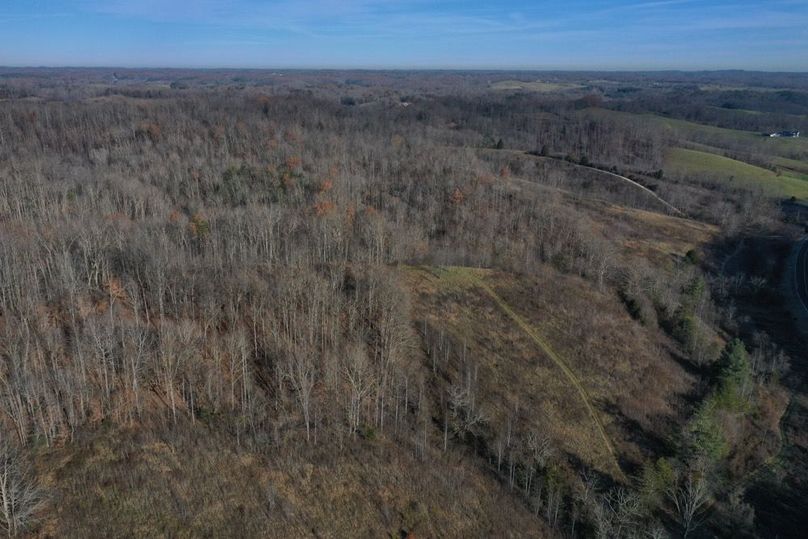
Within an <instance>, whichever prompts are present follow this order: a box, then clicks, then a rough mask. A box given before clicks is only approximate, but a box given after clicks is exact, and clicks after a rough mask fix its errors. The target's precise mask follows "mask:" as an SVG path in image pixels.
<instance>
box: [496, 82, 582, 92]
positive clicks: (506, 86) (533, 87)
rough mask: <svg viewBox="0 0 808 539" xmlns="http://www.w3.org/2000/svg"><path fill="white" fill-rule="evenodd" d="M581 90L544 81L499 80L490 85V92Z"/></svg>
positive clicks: (576, 86)
mask: <svg viewBox="0 0 808 539" xmlns="http://www.w3.org/2000/svg"><path fill="white" fill-rule="evenodd" d="M580 88H583V86H581V85H580V84H570V83H564V82H545V81H540V80H536V81H521V80H500V81H497V82H494V83H492V84H491V89H492V90H526V91H529V92H539V93H552V92H564V91H567V90H578V89H580Z"/></svg>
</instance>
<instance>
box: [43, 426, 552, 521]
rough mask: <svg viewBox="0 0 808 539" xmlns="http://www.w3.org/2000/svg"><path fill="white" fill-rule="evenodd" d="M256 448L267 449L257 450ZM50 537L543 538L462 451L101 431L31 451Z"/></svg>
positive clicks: (369, 443)
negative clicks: (46, 503) (421, 454)
mask: <svg viewBox="0 0 808 539" xmlns="http://www.w3.org/2000/svg"><path fill="white" fill-rule="evenodd" d="M267 449H268V448H267ZM40 467H41V468H42V470H43V472H44V473H45V474H46V477H47V480H48V483H49V486H50V488H51V493H52V495H53V498H54V499H55V500H58V503H54V504H52V505H53V511H51V512H50V513H49V514H48V515H47V520H45V521H44V522H43V523H42V524H41V526H40V528H39V532H40V533H41V534H44V535H48V536H51V537H119V536H124V535H126V536H136V537H200V536H201V537H266V536H268V535H269V536H283V537H401V536H403V535H406V534H408V533H411V534H413V535H414V536H415V537H438V536H441V537H491V536H498V537H549V536H551V534H550V533H549V532H548V531H547V530H546V528H545V527H544V526H543V524H542V522H541V521H539V520H537V519H536V518H535V517H533V516H532V515H531V514H530V512H529V510H528V509H527V508H526V507H525V506H524V505H523V504H522V503H521V502H520V501H519V500H517V499H516V498H515V496H514V495H512V494H511V493H509V492H508V491H507V490H506V489H505V488H504V487H503V486H502V485H501V484H500V483H499V482H498V481H497V480H496V479H494V477H493V476H492V475H491V474H490V473H488V472H486V471H483V470H481V469H480V468H479V467H478V466H477V464H476V463H474V462H472V461H470V460H469V459H467V458H466V457H463V456H462V455H458V454H453V455H452V456H448V457H447V456H445V455H442V454H439V453H438V452H434V453H433V454H431V456H430V455H428V456H427V457H426V458H425V459H416V458H415V457H414V455H413V453H412V451H411V450H409V449H408V448H407V447H405V446H401V445H398V444H395V443H393V442H390V441H386V440H384V439H377V440H365V441H362V442H361V443H358V444H354V445H353V446H351V448H350V449H346V450H344V451H335V448H334V447H332V446H327V445H321V446H316V447H298V448H287V449H286V450H284V451H280V450H272V449H268V450H267V451H266V452H265V453H256V452H254V451H249V450H247V449H245V448H243V447H242V448H239V447H238V446H237V445H236V444H235V441H234V440H233V439H232V438H231V437H227V436H224V435H221V434H215V433H214V432H205V431H204V429H203V430H199V429H198V428H197V430H195V431H192V432H186V433H185V434H182V435H176V434H175V435H160V434H156V433H154V432H153V431H147V430H144V429H130V430H121V429H105V430H103V431H99V432H96V433H95V434H92V435H89V436H88V437H87V438H85V439H83V440H81V441H79V442H78V443H77V444H75V445H72V446H69V447H64V448H56V449H50V450H47V451H43V452H41V453H40Z"/></svg>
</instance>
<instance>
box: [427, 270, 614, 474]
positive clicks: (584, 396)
mask: <svg viewBox="0 0 808 539" xmlns="http://www.w3.org/2000/svg"><path fill="white" fill-rule="evenodd" d="M433 271H434V275H435V276H437V277H438V278H440V279H441V280H442V281H444V286H447V285H448V286H449V287H452V286H456V287H461V288H477V289H480V290H482V291H483V292H485V294H486V295H487V296H488V297H490V298H491V299H492V300H493V301H494V303H495V304H496V305H497V306H498V307H499V308H500V309H501V310H502V312H503V313H504V314H505V315H507V316H508V318H509V319H510V320H511V321H513V322H514V323H515V324H516V326H517V327H519V329H520V330H521V331H523V332H524V333H525V334H526V335H527V336H528V337H529V338H530V340H531V341H532V342H533V343H534V344H536V345H537V346H538V347H539V349H540V350H541V352H542V353H543V354H544V355H545V356H546V357H548V358H549V359H550V360H551V361H552V362H553V364H555V365H556V367H558V369H559V370H561V372H562V373H563V374H564V377H565V378H566V379H567V380H568V381H569V382H570V383H571V384H572V385H573V386H574V387H575V390H576V392H577V393H578V396H579V398H580V401H581V403H582V404H583V405H584V406H585V408H586V410H587V412H588V414H589V416H590V417H591V418H592V422H593V424H594V426H595V428H596V430H597V432H598V434H599V435H600V438H601V441H602V442H603V444H602V446H603V448H604V449H605V452H606V453H607V454H608V462H606V463H604V464H605V467H606V469H610V470H611V472H612V473H613V474H614V477H616V478H619V479H625V476H624V474H623V471H622V470H621V468H620V465H619V464H618V461H617V453H616V452H615V449H614V446H613V444H612V442H611V441H610V440H609V436H608V435H607V434H606V429H605V427H604V426H603V422H602V421H601V420H600V417H599V416H598V412H597V410H596V409H595V407H594V406H593V405H592V402H591V400H592V399H591V397H590V396H589V393H588V392H587V391H586V389H585V388H584V386H583V385H582V384H581V381H580V379H579V378H578V376H577V375H576V374H575V372H574V371H573V370H572V368H571V367H570V366H569V364H568V363H567V362H566V361H565V360H564V359H563V358H562V357H561V356H560V355H559V354H558V353H557V352H556V351H555V350H554V349H553V347H552V346H550V344H549V343H548V341H547V340H546V339H544V338H543V337H542V335H541V334H540V333H539V332H538V331H537V330H536V329H535V328H534V327H533V326H532V325H531V324H530V323H529V322H528V321H527V320H525V319H524V318H523V317H522V316H521V315H519V314H518V313H517V312H516V311H514V309H513V308H512V307H511V306H510V305H509V304H508V303H507V302H506V301H505V300H504V299H503V298H502V297H501V296H500V295H499V294H497V293H496V291H494V289H493V288H491V286H489V285H488V283H486V282H485V281H484V280H483V276H484V274H485V270H478V269H475V268H467V267H458V266H452V267H440V268H435V269H434V270H433Z"/></svg>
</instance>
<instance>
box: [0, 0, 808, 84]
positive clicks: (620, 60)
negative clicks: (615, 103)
mask: <svg viewBox="0 0 808 539" xmlns="http://www.w3.org/2000/svg"><path fill="white" fill-rule="evenodd" d="M0 25H3V26H4V27H5V31H4V32H2V35H0V65H4V66H8V67H39V66H41V67H110V68H189V69H194V68H206V69H448V70H455V69H457V70H465V69H479V70H492V69H500V70H526V71H535V70H566V71H657V70H662V71H669V70H683V71H701V70H737V69H743V70H747V71H791V72H799V71H806V70H808V4H806V3H805V2H801V1H795V0H775V1H770V2H766V3H760V2H753V1H749V0H740V1H726V0H710V1H705V2H699V1H695V0H659V1H626V0H621V1H618V2H611V3H610V5H608V6H606V7H604V6H602V5H601V4H600V3H598V2H594V1H592V0H570V1H568V2H564V3H563V4H560V3H558V2H532V3H528V4H525V3H521V2H515V1H512V0H508V1H505V2H500V3H498V4H497V5H490V4H488V3H484V2H479V1H471V2H458V1H455V0H450V1H440V2H427V1H425V0H411V1H404V0H348V1H345V2H338V1H334V0H302V1H298V2H292V1H270V2H262V1H257V0H200V1H198V2H186V1H181V0H165V1H162V2H161V1H158V0H144V1H141V2H127V1H124V0H107V1H101V0H76V1H69V0H42V1H40V2H36V3H30V2H21V1H15V0H12V1H11V2H10V4H9V5H8V6H5V7H4V8H0Z"/></svg>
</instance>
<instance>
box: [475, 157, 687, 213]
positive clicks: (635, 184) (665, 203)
mask: <svg viewBox="0 0 808 539" xmlns="http://www.w3.org/2000/svg"><path fill="white" fill-rule="evenodd" d="M478 149H480V150H489V151H496V152H510V153H515V154H519V155H523V156H528V157H532V158H534V159H552V160H554V161H563V162H565V163H568V164H570V165H572V166H575V167H580V168H586V169H589V170H594V171H595V172H600V173H601V174H606V175H607V176H611V177H613V178H617V179H618V180H620V181H622V182H625V183H628V184H629V185H631V186H633V187H635V188H637V189H641V190H642V191H644V192H645V193H646V194H648V195H650V196H651V198H653V199H654V200H656V201H657V202H659V203H660V204H662V205H663V206H665V207H666V208H667V209H669V210H671V211H672V212H673V213H675V214H676V215H678V216H679V217H686V215H685V213H684V212H683V211H682V210H680V209H679V208H677V207H676V206H674V205H673V204H671V203H670V202H668V201H666V200H665V199H664V198H662V197H661V196H659V195H658V194H656V193H655V192H653V191H652V190H650V189H649V188H647V187H646V186H644V185H642V184H641V183H638V182H636V181H634V180H632V179H631V178H627V177H625V176H623V175H621V174H616V173H614V172H610V171H608V170H603V169H600V168H596V167H590V166H588V165H582V164H580V163H575V162H572V161H567V160H564V159H561V158H558V157H551V156H549V155H546V156H545V155H536V154H534V153H531V152H526V151H523V150H491V149H490V148H478Z"/></svg>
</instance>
